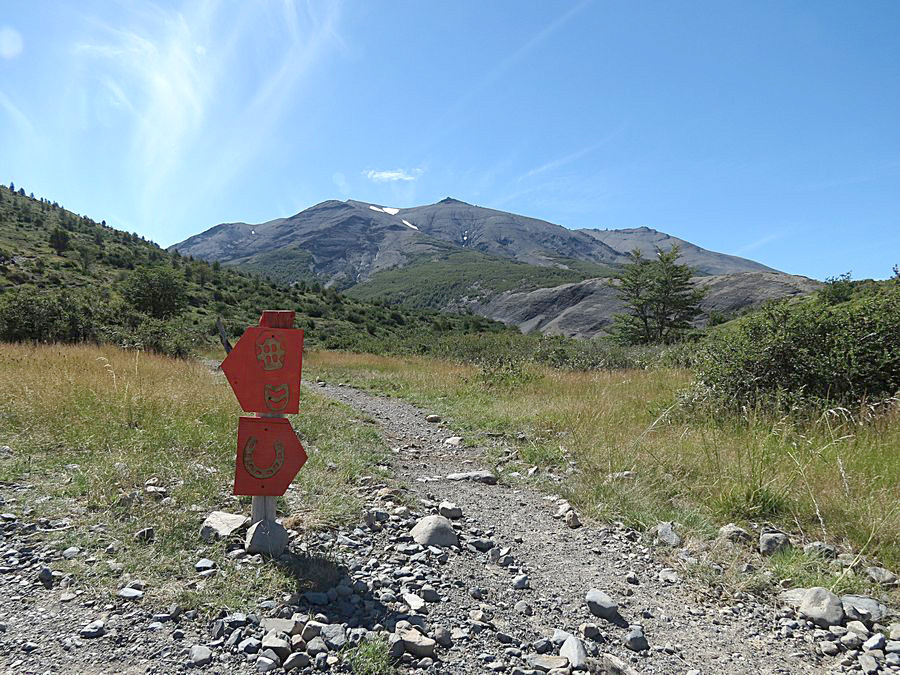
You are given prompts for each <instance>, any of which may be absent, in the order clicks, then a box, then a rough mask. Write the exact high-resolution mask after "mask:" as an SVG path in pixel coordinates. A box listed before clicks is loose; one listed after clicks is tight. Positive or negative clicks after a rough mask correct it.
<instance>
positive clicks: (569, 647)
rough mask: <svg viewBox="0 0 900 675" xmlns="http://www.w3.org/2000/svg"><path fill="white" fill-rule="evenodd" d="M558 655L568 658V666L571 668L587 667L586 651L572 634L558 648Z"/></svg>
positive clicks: (581, 668) (580, 668)
mask: <svg viewBox="0 0 900 675" xmlns="http://www.w3.org/2000/svg"><path fill="white" fill-rule="evenodd" d="M559 655H560V656H564V657H565V658H567V659H569V667H570V668H572V669H573V670H583V669H585V668H587V652H586V651H585V649H584V645H583V644H581V640H579V639H578V638H577V637H575V636H574V635H570V636H569V637H568V638H566V641H565V642H563V644H562V647H560V648H559Z"/></svg>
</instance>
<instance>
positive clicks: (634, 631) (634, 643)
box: [624, 626, 650, 652]
mask: <svg viewBox="0 0 900 675" xmlns="http://www.w3.org/2000/svg"><path fill="white" fill-rule="evenodd" d="M624 643H625V646H626V647H628V649H630V650H632V651H635V652H642V651H644V650H646V649H650V643H648V642H647V638H646V637H645V636H644V629H643V628H642V627H641V626H631V628H630V629H629V631H628V635H626V636H625V640H624Z"/></svg>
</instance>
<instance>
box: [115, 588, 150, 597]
mask: <svg viewBox="0 0 900 675" xmlns="http://www.w3.org/2000/svg"><path fill="white" fill-rule="evenodd" d="M116 595H118V596H119V597H120V598H125V599H126V600H140V599H141V598H143V597H144V591H142V590H140V589H137V588H130V587H128V586H126V587H125V588H120V589H119V591H118V593H116Z"/></svg>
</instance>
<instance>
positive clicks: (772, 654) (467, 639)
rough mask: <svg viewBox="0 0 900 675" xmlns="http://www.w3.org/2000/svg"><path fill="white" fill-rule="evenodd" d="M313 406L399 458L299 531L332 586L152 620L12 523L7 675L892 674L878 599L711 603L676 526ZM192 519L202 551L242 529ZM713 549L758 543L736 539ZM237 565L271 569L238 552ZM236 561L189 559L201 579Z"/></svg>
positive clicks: (368, 409)
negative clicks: (365, 663)
mask: <svg viewBox="0 0 900 675" xmlns="http://www.w3.org/2000/svg"><path fill="white" fill-rule="evenodd" d="M316 392H317V393H319V394H323V395H326V396H329V397H332V398H334V399H337V400H339V401H341V402H343V403H346V404H348V405H350V406H352V407H354V408H355V409H357V410H358V411H360V413H361V414H364V415H366V416H369V417H371V418H373V419H374V420H375V421H376V423H377V424H378V425H379V427H380V429H381V432H382V434H383V435H384V437H385V438H386V440H387V441H388V443H389V444H390V445H391V446H392V448H394V451H395V452H394V453H393V456H392V458H391V461H390V466H389V469H390V471H391V472H392V474H393V479H392V480H391V482H390V484H383V483H378V482H377V481H376V480H375V479H372V480H370V481H369V482H367V483H366V484H365V485H362V486H361V490H360V493H361V494H362V495H364V497H365V500H366V511H365V513H364V514H363V515H362V516H361V518H360V522H359V524H358V525H357V526H356V527H352V528H346V529H341V530H337V531H330V532H320V533H312V534H306V535H299V534H298V533H293V534H292V541H291V545H290V551H291V553H289V554H286V555H287V559H288V560H289V559H290V558H291V556H292V555H308V556H316V555H322V556H328V557H329V559H331V560H334V561H335V565H336V567H337V569H338V570H339V576H338V578H337V581H336V582H335V584H334V585H333V586H331V587H329V588H321V589H317V590H313V591H309V592H305V593H299V594H294V595H282V594H280V593H275V591H274V590H273V593H274V595H273V597H271V598H269V599H265V600H261V601H260V602H259V604H258V605H257V606H255V607H247V608H242V609H241V610H240V611H233V610H228V611H225V610H223V611H222V612H220V613H219V615H218V616H217V617H214V618H213V619H212V620H207V619H204V618H203V617H201V616H199V615H198V613H197V612H196V611H193V610H187V611H185V610H183V609H182V608H181V607H178V606H176V605H173V606H170V607H167V608H154V607H148V606H147V605H146V603H147V599H146V597H145V598H143V599H141V597H140V596H139V595H138V594H139V593H141V592H142V591H143V586H142V584H141V582H140V581H139V580H132V581H131V582H129V583H128V584H125V585H123V589H129V591H128V592H127V596H128V597H117V598H116V599H115V600H110V601H109V604H106V605H104V604H101V603H99V602H97V601H95V600H94V599H92V598H91V597H90V594H89V593H88V592H85V591H84V590H83V589H78V588H75V585H77V580H69V579H64V578H60V575H59V574H58V573H55V572H54V570H53V568H54V562H55V561H56V560H59V559H61V558H63V556H64V555H66V553H67V551H59V550H56V549H54V548H52V547H50V546H46V545H42V544H41V543H40V540H39V539H31V538H30V537H31V535H32V534H34V532H35V531H36V530H40V529H41V528H50V527H53V526H59V524H52V523H44V524H38V525H37V526H34V525H33V524H30V523H26V517H25V515H24V514H22V513H13V512H10V513H7V514H4V515H3V521H2V523H0V532H2V535H3V540H2V544H3V551H2V556H3V559H2V565H3V567H2V577H0V583H2V588H0V654H2V656H0V658H2V665H3V667H4V672H9V673H43V672H79V673H173V672H191V671H196V672H210V673H258V672H276V673H277V672H285V671H289V672H304V673H314V672H343V673H347V672H351V670H350V665H349V664H348V662H347V658H348V654H350V653H351V651H350V650H352V649H353V648H354V646H356V645H359V644H361V643H365V642H373V641H376V640H382V641H383V644H384V649H385V650H387V651H388V652H389V653H390V656H391V658H392V659H393V660H394V662H395V663H396V664H397V667H398V669H399V670H400V671H401V672H408V673H464V674H473V675H474V674H476V673H477V674H480V673H489V672H496V673H510V674H519V675H524V674H526V673H543V672H553V673H567V672H573V671H576V670H577V671H582V670H584V671H590V672H599V673H624V674H629V673H657V674H666V675H668V674H672V673H682V674H690V675H701V674H702V675H707V674H709V675H713V674H720V673H723V674H738V673H785V674H786V673H791V674H794V673H820V672H826V671H830V670H834V671H839V670H845V671H855V672H860V671H862V672H867V673H875V672H900V656H898V653H900V625H896V624H891V622H890V621H891V620H890V616H889V615H888V612H889V610H888V608H886V607H884V606H883V605H881V604H880V603H878V602H877V601H874V600H871V599H867V598H858V597H857V596H843V597H838V596H833V595H832V594H830V592H829V591H827V590H825V589H809V590H804V589H799V590H796V591H791V592H790V593H789V594H787V595H785V597H784V598H783V599H782V601H781V602H777V601H775V602H767V601H765V600H764V599H762V598H759V597H756V596H754V595H751V594H747V593H743V594H738V595H736V596H735V597H733V598H725V597H718V596H715V595H714V594H712V593H711V592H710V589H709V587H708V586H704V585H703V582H700V581H694V578H693V577H692V576H691V575H690V573H689V571H688V567H689V566H690V565H698V564H699V565H702V564H703V561H702V560H697V559H696V558H694V553H693V552H692V551H690V550H689V549H687V548H681V546H682V544H683V542H682V536H681V534H679V533H678V532H677V528H676V527H675V525H674V524H672V523H661V524H660V526H658V527H656V528H654V530H653V531H651V532H650V533H647V534H641V533H638V532H635V531H634V530H631V529H629V528H627V527H625V526H623V525H621V524H611V525H597V524H596V523H592V522H590V521H587V520H585V519H580V518H579V517H578V514H577V512H576V510H575V509H574V508H573V507H572V506H571V505H569V504H568V503H567V502H565V501H563V500H560V499H558V498H552V497H551V498H548V496H545V495H543V494H541V493H539V492H537V491H536V490H535V489H534V488H532V487H531V486H529V485H526V484H518V485H516V484H513V485H510V484H509V482H510V481H509V479H508V478H505V477H504V474H503V472H502V471H498V470H497V467H495V466H493V465H491V464H490V462H489V459H488V458H489V457H490V456H492V455H491V454H490V453H488V452H486V450H487V448H486V447H485V444H483V443H482V442H481V441H480V439H479V438H478V437H477V436H474V435H469V436H466V435H464V434H459V433H455V430H454V429H452V428H451V426H450V424H449V423H448V422H447V421H446V420H440V419H438V420H435V417H436V416H434V415H429V414H428V413H427V412H426V411H423V410H420V409H418V408H416V407H414V406H411V405H408V404H405V403H402V402H398V401H395V400H392V399H387V398H382V397H378V396H373V395H370V394H367V393H365V392H362V391H358V390H355V389H353V388H350V387H343V386H341V387H336V386H332V385H329V384H327V383H325V382H320V383H318V386H316ZM448 438H460V441H459V442H458V443H456V444H447V443H446V439H448ZM488 442H489V443H495V442H497V441H496V439H491V440H490V441H488ZM513 482H514V483H515V480H513ZM0 494H3V495H7V494H9V493H8V486H6V487H4V488H3V491H0ZM296 507H297V508H298V509H299V508H302V505H299V504H297V505H296ZM5 508H8V507H5ZM10 511H11V509H10ZM569 514H571V515H569ZM199 516H200V517H199V518H198V523H197V527H198V533H197V538H198V542H202V541H203V540H214V539H216V538H218V537H225V538H227V537H229V535H231V534H233V533H234V531H236V530H238V529H239V528H242V527H243V526H244V524H245V523H244V521H243V520H242V518H241V517H240V516H239V515H238V516H235V515H233V514H228V513H213V514H209V518H207V520H206V521H205V522H204V520H203V519H204V517H206V516H205V515H204V514H199ZM576 520H577V522H578V526H576V527H573V523H574V522H575V521H576ZM201 526H202V528H201ZM147 529H149V528H147ZM151 532H152V530H151ZM139 534H140V538H141V539H144V540H146V539H147V538H148V537H152V534H148V532H146V531H144V530H142V531H141V532H140V533H139ZM721 536H722V538H724V539H727V540H729V541H734V542H737V543H736V545H743V546H746V547H747V548H748V550H749V549H750V547H753V546H756V543H755V542H754V541H752V537H751V535H750V534H749V533H748V532H746V531H744V530H742V529H741V528H738V527H737V526H734V525H731V524H729V525H727V526H724V527H723V533H722V535H721ZM201 537H202V538H201ZM233 539H235V540H239V539H242V538H241V537H239V536H237V537H233ZM654 539H655V540H657V541H656V543H655V544H654ZM768 541H769V539H767V542H768ZM773 541H774V540H773ZM68 553H69V554H70V555H79V554H81V553H80V552H79V553H72V552H71V551H68ZM213 557H214V556H213ZM227 557H229V558H235V559H240V560H242V561H245V562H246V564H247V565H249V566H250V567H251V568H252V566H254V565H266V564H274V563H273V562H271V561H266V560H265V559H264V558H262V557H261V556H258V555H256V556H254V555H248V554H247V553H246V552H244V551H243V550H242V547H241V545H240V544H237V543H235V544H234V545H232V546H229V548H228V554H227ZM224 562H226V561H223V560H213V559H210V558H201V559H197V560H196V564H195V569H196V573H197V574H198V575H202V574H216V573H217V572H218V570H219V569H220V568H221V567H222V566H223V563H224ZM876 617H877V618H876ZM832 622H837V623H836V624H834V625H832Z"/></svg>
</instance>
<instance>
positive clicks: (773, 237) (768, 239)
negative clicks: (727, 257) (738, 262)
mask: <svg viewBox="0 0 900 675" xmlns="http://www.w3.org/2000/svg"><path fill="white" fill-rule="evenodd" d="M786 235H787V231H786V230H782V231H779V232H771V233H769V234H767V235H765V236H763V237H760V238H759V239H756V240H754V241H751V242H750V243H748V244H744V245H743V246H741V247H740V248H738V249H737V250H735V251H733V252H732V255H746V254H747V253H750V252H752V251H755V250H757V249H760V248H763V247H764V246H766V245H768V244H771V243H772V242H774V241H778V240H779V239H783V238H784V237H785V236H786Z"/></svg>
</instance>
